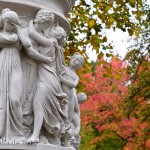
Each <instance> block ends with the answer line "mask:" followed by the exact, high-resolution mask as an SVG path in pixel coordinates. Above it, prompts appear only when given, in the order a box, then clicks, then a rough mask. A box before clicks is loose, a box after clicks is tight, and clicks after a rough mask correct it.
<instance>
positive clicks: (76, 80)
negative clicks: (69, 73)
mask: <svg viewBox="0 0 150 150" xmlns="http://www.w3.org/2000/svg"><path fill="white" fill-rule="evenodd" d="M59 77H60V81H61V82H62V83H63V84H65V85H66V86H68V87H70V88H75V87H76V86H77V85H78V82H79V77H76V79H75V80H74V81H69V80H67V79H65V78H64V77H63V76H59Z"/></svg>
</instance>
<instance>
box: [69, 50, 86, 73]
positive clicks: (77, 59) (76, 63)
mask: <svg viewBox="0 0 150 150" xmlns="http://www.w3.org/2000/svg"><path fill="white" fill-rule="evenodd" d="M83 64H84V57H83V56H82V55H81V54H80V53H79V52H76V53H74V55H73V56H72V57H71V60H70V62H69V66H70V67H71V68H72V69H74V70H79V69H81V68H82V66H83Z"/></svg>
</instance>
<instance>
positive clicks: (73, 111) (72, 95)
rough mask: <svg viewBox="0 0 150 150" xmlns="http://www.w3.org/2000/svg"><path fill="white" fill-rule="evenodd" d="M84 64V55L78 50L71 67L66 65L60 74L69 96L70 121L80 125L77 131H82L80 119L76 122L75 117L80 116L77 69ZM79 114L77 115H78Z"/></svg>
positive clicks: (71, 61)
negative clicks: (76, 88)
mask: <svg viewBox="0 0 150 150" xmlns="http://www.w3.org/2000/svg"><path fill="white" fill-rule="evenodd" d="M83 64H84V57H83V56H82V55H80V53H78V52H76V53H75V54H74V55H73V56H72V58H71V60H70V62H69V67H64V71H63V73H62V75H60V76H59V77H60V81H61V83H62V89H63V91H64V92H65V93H66V94H67V96H68V100H69V101H68V103H69V104H68V109H67V114H68V118H69V120H70V122H73V124H74V126H78V128H77V129H76V131H77V133H79V131H80V127H79V126H80V119H79V121H76V122H74V120H75V119H74V117H75V118H77V116H78V118H80V110H79V105H78V98H77V94H76V90H75V87H76V86H77V85H78V82H79V77H78V76H77V74H76V70H79V69H80V68H81V67H82V66H83ZM76 115H77V116H76Z"/></svg>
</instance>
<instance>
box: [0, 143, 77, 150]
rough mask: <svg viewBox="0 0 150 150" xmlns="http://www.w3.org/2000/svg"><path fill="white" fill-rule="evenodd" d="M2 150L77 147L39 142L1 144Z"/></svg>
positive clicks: (68, 149)
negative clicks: (31, 143) (33, 143)
mask: <svg viewBox="0 0 150 150" xmlns="http://www.w3.org/2000/svg"><path fill="white" fill-rule="evenodd" d="M0 150H75V149H74V148H73V147H63V146H56V145H52V144H37V145H0Z"/></svg>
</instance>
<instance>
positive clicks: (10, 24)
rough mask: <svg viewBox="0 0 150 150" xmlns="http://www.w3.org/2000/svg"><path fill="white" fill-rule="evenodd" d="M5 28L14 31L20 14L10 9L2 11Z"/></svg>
mask: <svg viewBox="0 0 150 150" xmlns="http://www.w3.org/2000/svg"><path fill="white" fill-rule="evenodd" d="M2 21H3V29H4V30H5V31H7V32H13V30H14V28H15V25H17V24H18V15H17V13H16V12H14V11H11V10H9V9H4V10H3V11H2Z"/></svg>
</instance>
